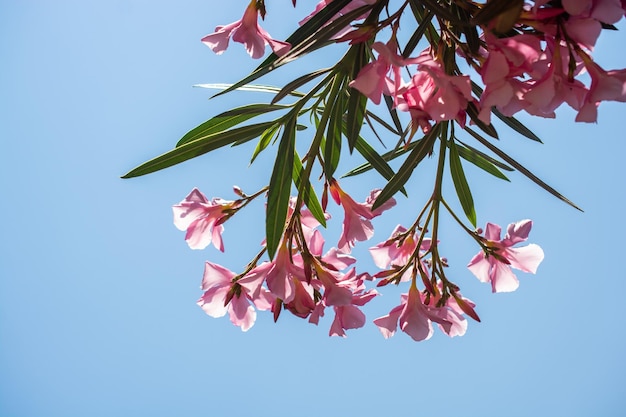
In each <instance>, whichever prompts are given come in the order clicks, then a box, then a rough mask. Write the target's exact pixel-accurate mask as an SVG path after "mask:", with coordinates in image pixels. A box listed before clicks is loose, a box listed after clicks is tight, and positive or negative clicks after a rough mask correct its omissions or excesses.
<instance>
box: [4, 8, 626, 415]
mask: <svg viewBox="0 0 626 417" xmlns="http://www.w3.org/2000/svg"><path fill="white" fill-rule="evenodd" d="M298 3H299V8H298V10H297V11H296V12H295V13H294V12H292V11H291V10H290V6H289V5H290V4H291V2H289V1H287V0H283V1H278V0H276V1H270V2H268V13H269V15H268V18H269V19H270V21H269V22H268V23H267V24H266V29H267V30H268V31H269V32H270V33H271V34H272V35H274V36H275V37H277V38H284V37H286V36H287V35H288V34H289V32H290V31H291V30H293V28H294V27H295V26H294V24H295V21H296V19H297V18H298V17H300V16H303V15H305V14H306V13H308V11H309V10H311V9H312V8H313V6H314V4H315V2H314V1H305V0H301V1H299V2H298ZM217 4H218V2H216V1H206V0H205V1H199V0H183V1H179V2H160V1H157V2H155V1H146V0H107V1H98V0H94V1H89V2H84V1H78V0H58V1H54V2H53V1H37V0H25V1H20V2H17V1H13V2H9V1H1V2H0V62H2V67H1V69H0V75H1V76H0V91H1V93H0V140H1V144H2V148H1V151H0V193H1V195H2V205H1V206H0V207H1V209H0V210H2V214H3V216H2V218H3V219H4V222H3V224H2V226H1V230H2V232H1V234H0V416H3V417H4V416H15V417H18V416H25V417H37V416H42V417H43V416H45V417H53V416H63V417H72V416H81V417H85V416H86V417H91V416H94V417H95V416H109V417H110V416H152V417H154V416H173V415H176V416H190V415H211V416H221V415H234V416H257V417H260V416H296V415H297V416H319V415H327V416H383V415H388V416H397V415H403V416H422V415H423V416H432V415H437V416H459V415H463V416H468V417H469V416H531V415H533V416H570V417H571V416H618V415H624V413H625V412H624V410H625V409H626V380H625V376H624V375H626V359H624V353H625V352H626V339H625V336H624V333H625V332H624V330H626V328H625V325H624V307H623V306H624V301H623V297H624V295H625V294H626V291H625V290H626V274H625V273H624V267H623V264H621V260H623V257H624V249H625V245H624V242H623V237H624V236H625V235H626V226H625V225H626V222H624V219H623V215H624V213H625V212H626V191H625V190H626V187H625V186H624V179H625V178H626V177H625V174H626V164H624V162H623V160H624V154H625V153H626V145H625V144H624V143H625V142H624V139H625V138H624V127H623V126H624V124H623V122H624V115H625V114H626V107H624V106H623V105H622V106H620V105H619V104H614V103H605V104H602V105H601V107H600V118H599V123H598V124H597V125H575V124H574V123H573V118H574V115H573V114H572V113H571V112H568V111H562V112H561V113H560V116H562V117H561V118H559V119H558V121H555V120H548V121H546V120H533V119H528V118H525V119H524V120H525V121H527V122H528V124H529V126H531V127H532V128H533V129H534V130H535V131H536V132H537V133H538V134H539V135H540V136H541V137H542V138H544V142H545V145H537V144H535V143H531V142H530V141H527V140H524V139H522V138H520V137H519V136H516V135H515V134H504V132H506V130H505V129H504V128H502V127H501V128H500V130H501V135H502V141H501V142H502V146H503V147H505V148H507V149H510V150H514V151H515V155H516V156H517V157H518V158H519V160H520V161H522V162H524V163H526V164H527V165H528V167H529V168H532V169H534V170H535V172H536V173H537V174H538V175H539V176H541V177H542V178H544V179H546V180H547V181H548V182H550V183H551V184H552V185H553V186H555V187H556V188H557V189H559V190H560V191H562V192H563V193H564V194H566V195H567V196H568V197H570V198H571V199H572V200H574V201H575V202H576V203H578V204H579V205H580V206H581V207H583V208H584V209H585V213H584V214H582V213H579V212H577V211H575V210H573V209H571V208H569V207H567V206H566V205H564V204H562V203H560V202H559V201H557V200H555V199H554V198H552V197H550V196H549V195H548V194H546V193H545V192H543V191H541V190H539V189H538V188H537V187H535V186H534V185H533V184H531V183H530V182H529V181H527V180H526V179H525V178H523V177H522V176H521V175H512V176H511V178H512V182H513V184H505V183H501V182H499V181H497V180H494V179H492V178H488V177H486V176H485V175H482V174H481V173H479V172H476V171H473V170H471V169H469V168H468V175H470V177H471V179H473V180H475V181H474V184H475V185H474V186H473V190H474V197H475V200H476V201H477V211H478V218H479V222H480V223H481V224H484V223H485V222H486V221H493V222H496V223H500V224H502V225H506V224H508V223H510V222H513V221H517V220H520V219H523V218H532V219H533V220H534V229H533V232H532V233H531V239H530V240H531V241H532V242H535V243H538V244H540V245H541V246H542V247H543V249H544V251H545V254H546V259H545V261H544V262H543V264H542V265H541V266H540V268H539V271H538V274H537V275H528V274H519V275H518V277H519V278H520V281H521V286H520V288H519V290H518V291H517V292H514V293H510V294H496V295H493V294H491V293H490V289H489V286H488V285H482V284H480V283H479V282H478V281H477V280H476V279H475V278H474V277H473V275H472V274H471V273H470V272H469V271H468V270H467V269H466V268H465V265H466V264H467V262H468V261H469V259H471V257H472V256H473V255H474V253H475V252H476V251H477V249H476V247H474V246H473V244H472V242H471V241H469V239H468V238H466V237H465V236H463V235H461V234H457V232H456V230H454V229H453V228H452V227H448V228H445V227H444V230H443V234H442V236H441V241H442V245H443V246H442V250H443V251H444V252H445V255H446V256H447V257H448V258H449V260H450V263H451V267H450V274H451V275H453V276H454V280H455V281H456V282H457V283H458V284H460V285H461V287H462V288H463V291H464V294H465V295H466V296H467V297H469V298H471V299H473V300H474V301H475V302H476V303H477V304H478V312H479V314H480V315H481V318H482V319H483V322H482V323H480V324H479V323H474V322H471V323H470V327H469V330H468V333H467V335H466V336H464V337H462V338H454V339H450V338H448V337H447V336H445V335H444V334H442V333H441V332H439V331H436V333H435V335H434V336H433V338H432V339H431V340H429V341H427V342H422V343H415V342H413V341H412V340H411V339H410V338H408V337H407V336H406V335H404V334H398V335H396V336H395V337H394V338H392V339H390V340H384V339H383V338H382V337H381V336H380V334H379V332H378V330H377V329H376V327H375V326H374V325H372V324H371V320H372V319H374V318H376V317H378V316H380V315H383V314H386V312H387V311H388V310H389V309H390V308H391V307H393V306H395V305H396V304H397V292H394V291H391V292H389V293H388V294H387V295H385V296H383V297H380V299H377V300H375V301H373V302H372V303H370V305H369V306H368V307H369V308H367V309H366V314H367V315H368V321H369V322H370V323H368V325H367V326H366V327H365V328H363V329H361V330H359V331H350V332H348V338H347V339H340V338H329V337H328V336H327V332H328V327H329V326H330V321H331V320H330V319H331V318H332V317H326V320H323V321H322V322H321V323H320V326H319V327H315V326H312V325H309V324H307V323H306V322H304V321H302V320H300V319H297V318H294V317H289V316H288V315H286V314H284V315H283V316H282V317H281V319H280V321H279V323H278V324H277V325H275V324H273V323H272V320H271V317H270V315H269V314H259V319H258V320H257V323H256V325H255V326H254V327H253V328H252V329H251V330H250V331H249V332H247V333H242V332H241V331H240V330H239V329H238V328H236V327H234V326H233V325H232V324H231V323H230V322H229V321H228V320H227V319H213V318H210V317H208V316H206V315H205V314H204V313H203V312H202V310H201V309H200V308H198V307H197V306H196V305H195V301H196V300H197V299H198V297H199V296H200V294H201V291H200V289H199V285H200V280H201V276H202V270H203V262H204V260H208V259H210V260H212V261H214V262H218V263H221V264H223V265H225V266H227V267H229V268H230V269H232V270H234V271H237V270H240V269H241V268H242V267H243V266H244V265H245V263H247V262H248V260H249V258H250V257H251V256H252V254H253V251H254V250H255V249H256V248H257V247H258V244H259V242H260V240H261V234H262V223H261V221H260V220H259V217H258V213H261V212H262V211H261V210H262V207H261V206H260V205H257V206H253V207H251V208H250V209H249V212H248V213H242V215H241V216H240V217H239V218H235V219H233V221H231V222H229V223H228V224H227V225H226V233H225V235H224V236H225V243H226V249H227V251H226V254H220V253H218V252H217V251H215V250H214V249H212V248H209V249H207V250H205V251H191V250H189V249H188V248H187V246H186V244H185V242H184V240H183V233H181V232H179V231H178V230H177V229H175V228H174V226H173V225H172V218H171V217H172V215H171V208H170V206H171V205H172V204H174V203H177V202H179V201H180V200H181V199H182V198H183V197H184V196H185V195H186V194H187V193H188V192H189V191H190V190H191V189H192V188H193V187H194V186H198V187H199V188H200V189H201V190H203V191H204V192H205V193H206V194H207V195H208V196H209V197H212V196H221V197H224V198H232V197H233V195H232V194H230V189H231V186H232V185H233V184H238V185H239V186H241V187H243V188H244V190H246V191H253V190H255V189H256V188H257V187H260V186H262V185H263V184H265V183H266V182H267V179H268V178H269V171H268V166H269V163H271V160H272V158H273V153H274V152H275V150H269V151H268V153H267V155H264V156H262V157H261V158H260V160H259V164H258V165H257V164H255V165H254V166H253V167H252V168H250V169H249V168H248V158H249V155H250V154H251V152H252V149H253V147H252V145H251V146H244V147H241V148H239V149H234V150H226V151H225V152H221V153H216V154H212V155H208V156H205V157H203V158H199V159H197V160H194V161H191V162H189V163H186V164H184V165H181V166H178V167H175V168H172V169H169V170H166V171H163V172H160V173H157V174H154V175H151V176H148V177H142V178H138V179H133V180H122V179H120V178H119V176H120V175H122V174H124V173H125V172H127V171H128V170H129V169H130V168H133V167H134V166H136V165H137V164H139V163H141V162H143V161H144V160H146V159H148V158H150V157H152V156H155V155H156V154H158V153H161V152H163V151H166V150H168V149H169V148H170V147H172V146H173V145H174V143H175V142H176V141H177V140H178V138H179V137H180V136H182V135H183V134H184V133H185V132H186V131H187V130H188V129H189V128H191V127H193V126H195V125H197V124H199V123H201V122H203V121H204V120H206V119H207V118H209V117H210V116H212V115H215V114H217V113H218V112H220V111H222V110H224V109H225V108H227V107H228V106H231V105H233V104H242V103H244V102H245V101H247V100H253V101H259V100H261V99H266V97H264V96H249V95H246V93H236V94H233V95H232V96H228V97H224V98H221V99H217V100H212V101H208V100H207V98H208V96H209V92H208V91H206V90H202V89H194V88H192V87H191V86H192V85H193V84H197V83H207V82H234V81H236V80H237V79H238V78H239V77H242V76H244V75H246V74H247V72H248V71H249V70H250V69H252V66H253V65H254V64H256V63H253V62H251V60H249V59H248V57H247V55H246V54H245V52H244V51H243V48H242V47H241V45H239V44H233V45H231V48H230V49H229V50H228V51H227V52H226V53H225V54H224V55H223V56H221V57H217V56H215V55H214V54H213V53H212V52H211V51H210V50H209V49H208V48H207V47H206V46H204V45H202V44H201V43H200V41H199V39H200V38H201V37H202V36H204V35H205V34H207V33H209V32H211V31H212V29H213V28H214V27H215V26H216V25H217V24H225V23H230V22H232V21H234V20H236V19H239V17H240V15H241V13H242V10H243V8H244V7H245V5H246V4H247V2H246V1H234V2H231V3H228V4H229V5H230V4H232V5H233V6H232V7H230V6H229V7H228V8H226V7H218V6H217ZM219 4H226V3H219ZM276 8H281V9H284V12H283V11H282V10H281V12H280V13H278V11H277V10H276ZM272 13H273V14H272ZM272 16H273V17H272ZM278 23H282V24H283V26H282V27H279V25H278ZM620 27H621V28H622V31H621V32H619V33H612V34H610V36H604V37H603V38H601V39H600V46H601V47H599V48H598V53H597V56H598V62H600V63H601V64H602V65H603V66H605V67H606V68H607V69H609V68H623V67H626V59H625V58H624V55H623V54H622V52H621V51H622V50H623V45H624V41H626V37H625V35H624V33H625V32H624V25H623V23H622V24H620ZM618 51H619V52H618ZM310 62H311V63H312V64H315V61H310ZM290 71H294V70H289V69H287V71H285V72H282V73H281V74H279V75H277V76H275V77H274V78H269V79H268V80H265V81H266V82H268V83H271V82H272V81H274V82H280V81H281V80H284V79H286V78H287V77H289V76H290V75H291V76H293V75H294V74H297V73H298V72H290ZM356 163H360V160H354V161H346V162H345V164H344V165H343V166H344V167H345V168H348V167H349V166H352V165H354V164H356ZM429 176H430V174H426V171H424V174H423V178H429ZM420 178H421V177H420V174H419V173H418V174H416V177H415V178H414V179H413V181H412V182H411V184H410V187H409V188H410V189H412V190H415V193H416V194H419V191H420V190H422V189H426V190H427V189H429V188H430V187H431V184H430V182H429V181H428V180H423V181H422V180H420ZM378 181H379V179H378V178H377V177H376V176H375V175H372V176H367V177H363V178H362V179H356V180H345V181H344V182H343V183H342V184H344V185H345V187H346V188H347V189H348V190H349V191H351V192H352V193H353V194H354V196H355V198H357V199H359V200H362V199H363V198H364V196H365V195H366V192H367V191H368V189H369V187H370V186H372V185H374V184H377V182H378ZM378 185H379V186H380V185H381V184H380V183H379V184H378ZM400 203H401V204H399V206H398V208H397V209H396V211H395V212H394V215H392V216H388V218H386V219H385V218H381V221H379V222H377V223H375V226H376V235H375V237H374V240H373V241H372V242H371V244H372V245H373V244H375V243H377V242H379V241H380V240H383V239H385V238H386V237H387V236H388V234H389V232H390V231H391V230H392V229H393V227H394V226H395V224H396V222H397V221H398V219H404V221H403V222H404V223H408V222H409V221H411V220H412V217H411V216H412V212H411V204H410V203H407V202H406V201H403V200H401V199H400ZM246 215H247V216H246ZM331 225H333V223H331ZM449 225H450V226H451V223H449ZM334 226H335V229H337V228H338V227H339V220H336V222H335V223H334ZM334 233H337V232H336V231H335V232H334ZM331 234H332V232H331ZM329 240H332V239H329ZM367 246H369V245H367V244H366V245H364V246H363V248H366V247H367ZM364 252H365V251H364V250H363V252H362V253H364ZM367 262H369V261H365V265H367ZM331 316H332V315H331Z"/></svg>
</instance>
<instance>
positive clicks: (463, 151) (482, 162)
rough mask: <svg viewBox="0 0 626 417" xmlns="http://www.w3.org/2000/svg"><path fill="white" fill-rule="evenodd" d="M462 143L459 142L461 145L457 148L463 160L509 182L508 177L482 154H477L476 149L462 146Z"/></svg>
mask: <svg viewBox="0 0 626 417" xmlns="http://www.w3.org/2000/svg"><path fill="white" fill-rule="evenodd" d="M460 143H461V141H459V144H458V145H457V146H456V150H457V151H458V153H459V156H460V157H461V158H463V159H465V160H466V161H468V162H471V163H472V164H474V165H476V166H477V167H478V168H480V169H482V170H483V171H485V172H487V173H489V174H491V175H493V176H494V177H496V178H500V179H502V180H505V181H509V179H508V178H507V177H506V175H504V174H503V173H502V172H501V171H500V170H499V169H498V168H497V167H496V166H495V165H494V164H492V163H491V162H489V160H488V159H486V158H484V157H483V156H482V155H481V154H480V153H478V152H476V151H475V150H474V149H470V148H467V147H465V146H462V145H461V144H460ZM491 159H493V158H491ZM511 170H512V169H511Z"/></svg>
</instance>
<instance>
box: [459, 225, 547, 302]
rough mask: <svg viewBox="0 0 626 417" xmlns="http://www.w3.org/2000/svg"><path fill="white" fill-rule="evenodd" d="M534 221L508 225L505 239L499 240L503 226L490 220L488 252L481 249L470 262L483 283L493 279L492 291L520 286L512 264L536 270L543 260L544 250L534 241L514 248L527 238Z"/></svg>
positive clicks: (486, 236) (518, 267)
mask: <svg viewBox="0 0 626 417" xmlns="http://www.w3.org/2000/svg"><path fill="white" fill-rule="evenodd" d="M532 224H533V223H532V221H530V220H522V221H519V222H517V223H511V224H509V227H508V228H507V233H506V235H505V236H504V239H500V232H501V229H500V226H498V225H496V224H492V223H487V226H486V227H485V240H486V246H487V248H488V251H487V253H486V252H485V251H481V252H479V253H477V254H476V256H474V258H472V260H471V261H470V263H469V264H468V265H467V267H468V268H469V270H470V271H472V273H473V274H474V275H476V277H477V278H478V279H479V280H480V281H482V282H491V289H492V291H493V292H511V291H515V290H516V289H517V287H518V286H519V281H518V280H517V278H516V276H515V274H514V273H513V271H512V270H511V267H513V268H515V269H519V270H521V271H524V272H531V273H533V274H534V273H536V272H537V267H538V266H539V264H540V263H541V261H542V260H543V257H544V255H543V250H542V249H541V248H540V247H539V246H538V245H535V244H530V245H527V246H523V247H521V248H519V247H518V248H514V247H513V246H514V245H515V244H517V243H520V242H524V241H526V239H528V234H529V233H530V229H531V228H532Z"/></svg>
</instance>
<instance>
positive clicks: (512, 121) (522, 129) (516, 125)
mask: <svg viewBox="0 0 626 417" xmlns="http://www.w3.org/2000/svg"><path fill="white" fill-rule="evenodd" d="M491 112H492V113H493V114H495V115H496V117H497V118H498V119H500V120H502V121H503V122H504V124H506V125H507V126H508V127H510V128H511V129H513V130H515V131H516V132H517V133H519V134H520V135H522V136H525V137H527V138H528V139H531V140H534V141H535V142H539V143H543V142H542V141H541V139H539V136H537V135H535V134H534V133H533V132H532V131H531V130H530V129H529V128H527V127H526V126H524V124H523V123H522V122H520V121H519V120H517V119H516V118H515V117H510V116H505V115H503V114H502V113H501V112H500V111H499V110H498V109H496V108H495V107H494V108H492V109H491Z"/></svg>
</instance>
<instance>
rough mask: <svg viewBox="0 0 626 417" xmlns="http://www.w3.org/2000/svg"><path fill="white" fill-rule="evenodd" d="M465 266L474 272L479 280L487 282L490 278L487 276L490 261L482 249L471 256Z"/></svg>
mask: <svg viewBox="0 0 626 417" xmlns="http://www.w3.org/2000/svg"><path fill="white" fill-rule="evenodd" d="M467 268H468V269H469V270H470V271H472V274H474V275H475V276H476V278H478V280H479V281H481V282H489V281H490V280H491V278H490V277H489V271H490V269H491V263H490V262H489V260H487V259H486V258H485V253H484V252H483V251H480V252H479V253H477V254H476V255H475V256H474V257H473V258H472V260H471V261H470V262H469V264H468V265H467Z"/></svg>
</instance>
